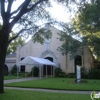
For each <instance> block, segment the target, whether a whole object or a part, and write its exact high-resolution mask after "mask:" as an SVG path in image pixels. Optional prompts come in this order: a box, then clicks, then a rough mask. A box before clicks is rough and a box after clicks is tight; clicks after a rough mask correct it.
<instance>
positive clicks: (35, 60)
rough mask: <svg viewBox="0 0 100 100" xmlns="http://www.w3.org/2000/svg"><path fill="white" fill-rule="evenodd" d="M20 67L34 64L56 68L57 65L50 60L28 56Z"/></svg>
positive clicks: (21, 62) (20, 63)
mask: <svg viewBox="0 0 100 100" xmlns="http://www.w3.org/2000/svg"><path fill="white" fill-rule="evenodd" d="M18 64H19V65H32V64H42V65H52V66H56V64H55V63H53V62H51V61H49V60H48V59H43V58H37V57H32V56H27V57H26V58H25V59H23V60H22V61H20V62H19V63H18Z"/></svg>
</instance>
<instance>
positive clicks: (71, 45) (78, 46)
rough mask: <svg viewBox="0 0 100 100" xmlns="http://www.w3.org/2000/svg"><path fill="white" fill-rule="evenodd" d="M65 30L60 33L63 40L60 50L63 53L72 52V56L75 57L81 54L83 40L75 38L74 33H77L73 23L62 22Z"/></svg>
mask: <svg viewBox="0 0 100 100" xmlns="http://www.w3.org/2000/svg"><path fill="white" fill-rule="evenodd" d="M62 27H63V30H64V31H61V32H60V33H58V35H59V36H60V38H58V39H59V40H60V41H62V45H61V46H60V47H58V49H57V50H58V51H60V52H61V53H62V55H67V54H68V53H70V54H71V58H72V59H73V58H74V57H75V56H76V55H78V54H81V53H82V52H81V51H82V42H81V41H80V40H78V39H75V38H73V36H74V35H76V34H77V31H76V30H75V28H74V26H73V25H71V24H70V25H68V24H62Z"/></svg>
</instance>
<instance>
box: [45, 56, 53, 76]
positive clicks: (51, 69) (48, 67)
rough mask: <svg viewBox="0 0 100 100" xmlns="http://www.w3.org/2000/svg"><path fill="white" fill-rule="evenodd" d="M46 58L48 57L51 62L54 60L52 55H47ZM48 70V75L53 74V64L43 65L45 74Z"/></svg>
mask: <svg viewBox="0 0 100 100" xmlns="http://www.w3.org/2000/svg"><path fill="white" fill-rule="evenodd" d="M45 59H48V60H50V61H51V62H53V58H52V57H46V58H45ZM46 68H47V69H46ZM46 70H47V75H53V66H51V65H43V75H46Z"/></svg>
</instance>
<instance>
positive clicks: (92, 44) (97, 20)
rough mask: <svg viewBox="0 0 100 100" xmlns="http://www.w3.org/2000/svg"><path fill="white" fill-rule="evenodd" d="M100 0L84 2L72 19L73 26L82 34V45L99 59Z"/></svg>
mask: <svg viewBox="0 0 100 100" xmlns="http://www.w3.org/2000/svg"><path fill="white" fill-rule="evenodd" d="M99 9H100V0H91V2H90V3H84V5H83V7H82V8H81V10H80V12H78V14H77V16H76V17H75V19H74V21H73V22H74V23H73V24H74V26H75V27H76V30H77V31H79V33H78V34H80V35H82V41H83V43H84V45H86V46H88V47H89V48H90V49H91V51H92V52H93V53H94V54H95V55H96V56H97V58H98V59H100V10H99Z"/></svg>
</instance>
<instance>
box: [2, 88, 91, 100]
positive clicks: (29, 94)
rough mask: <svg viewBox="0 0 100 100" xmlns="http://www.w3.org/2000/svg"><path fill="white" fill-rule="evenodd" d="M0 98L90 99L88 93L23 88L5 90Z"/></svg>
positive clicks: (21, 99) (19, 99)
mask: <svg viewBox="0 0 100 100" xmlns="http://www.w3.org/2000/svg"><path fill="white" fill-rule="evenodd" d="M0 100H91V99H90V95H89V94H67V93H51V92H37V91H23V90H8V89H7V90H5V93H4V94H0Z"/></svg>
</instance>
